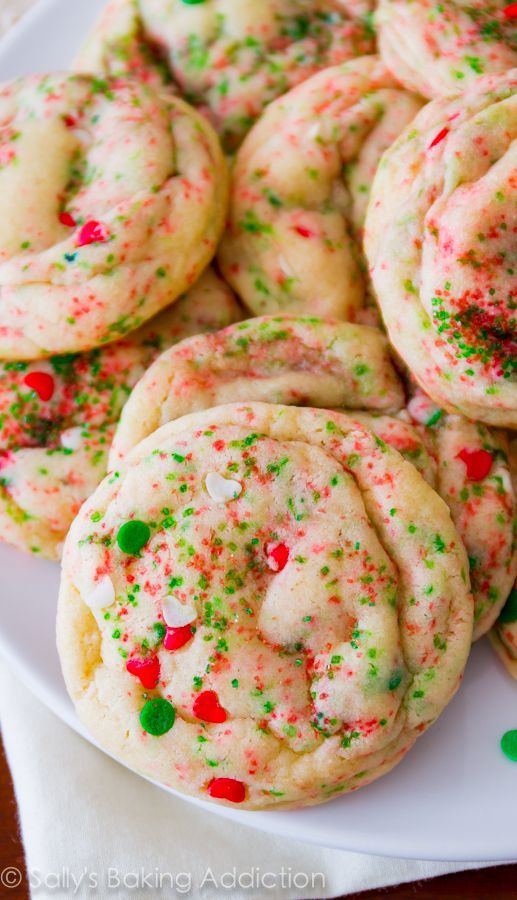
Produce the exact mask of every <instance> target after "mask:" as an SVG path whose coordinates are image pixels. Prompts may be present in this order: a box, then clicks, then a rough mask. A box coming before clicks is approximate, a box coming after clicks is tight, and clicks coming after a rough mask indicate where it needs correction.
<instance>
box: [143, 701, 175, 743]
mask: <svg viewBox="0 0 517 900" xmlns="http://www.w3.org/2000/svg"><path fill="white" fill-rule="evenodd" d="M175 718H176V710H175V709H174V707H173V705H172V703H169V701H168V700H162V699H160V698H158V699H156V700H148V701H147V703H146V704H145V706H144V707H142V710H141V712H140V724H141V726H142V728H143V729H144V731H147V733H148V734H152V735H154V737H160V735H162V734H166V732H167V731H170V730H171V728H172V726H173V725H174V720H175Z"/></svg>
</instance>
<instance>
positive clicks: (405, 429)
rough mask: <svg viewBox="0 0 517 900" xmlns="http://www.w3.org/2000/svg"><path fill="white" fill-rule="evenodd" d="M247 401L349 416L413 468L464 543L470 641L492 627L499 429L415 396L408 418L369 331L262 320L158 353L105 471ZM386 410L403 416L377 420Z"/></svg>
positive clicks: (504, 542)
mask: <svg viewBox="0 0 517 900" xmlns="http://www.w3.org/2000/svg"><path fill="white" fill-rule="evenodd" d="M255 400H261V401H266V402H268V403H284V404H292V405H296V406H303V405H305V406H307V405H311V406H318V407H320V408H327V409H328V408H338V407H340V408H342V409H347V410H353V412H348V414H349V416H351V417H353V418H354V419H356V420H358V421H360V422H362V423H363V424H365V425H367V426H368V427H369V428H370V429H371V430H372V431H374V432H375V433H376V434H377V435H378V436H379V437H380V438H381V439H382V440H384V441H386V443H387V444H389V445H390V446H391V447H394V448H395V449H396V450H398V451H399V453H401V454H402V456H404V458H405V459H407V460H409V462H411V463H413V465H415V466H416V468H417V469H418V470H419V472H420V473H421V474H422V475H423V477H424V478H425V479H426V481H428V483H429V484H430V485H431V486H432V487H433V488H434V489H435V490H436V491H437V492H438V493H439V494H440V496H441V497H442V498H443V499H444V500H445V502H446V503H447V505H448V506H449V509H450V511H451V515H452V519H453V522H454V524H455V525H456V528H457V529H458V532H459V534H460V537H461V538H462V540H463V542H464V544H465V547H466V550H467V553H468V556H469V564H470V570H471V584H472V592H473V595H474V603H475V621H476V629H475V632H476V633H475V636H476V637H480V636H481V634H484V633H485V632H486V631H487V630H488V629H489V628H490V627H491V626H492V625H493V623H494V621H495V620H496V618H497V616H498V614H499V612H500V611H501V609H502V606H503V604H504V603H505V601H506V599H507V597H508V594H509V592H510V589H511V587H512V584H513V580H514V578H515V574H516V565H517V558H516V556H515V553H514V514H515V499H514V493H513V489H512V484H511V479H510V473H509V464H508V457H507V444H506V441H505V440H504V437H503V435H502V434H501V433H495V432H491V431H489V429H487V428H486V427H484V426H481V425H474V424H473V423H470V422H468V421H467V420H466V419H463V418H461V417H460V416H448V415H446V414H445V413H444V412H443V410H439V409H438V408H437V407H435V406H434V404H433V403H432V402H431V401H429V399H428V398H426V397H425V395H423V394H420V393H419V394H417V395H415V396H414V397H413V398H412V399H411V400H410V402H409V406H408V411H407V412H406V410H405V409H404V410H401V406H402V404H405V398H404V395H403V391H402V386H401V384H400V382H399V381H398V379H397V376H396V374H395V372H394V370H393V366H392V363H391V360H390V357H389V354H388V352H387V347H386V343H385V339H384V338H383V336H382V335H381V333H380V332H379V331H377V330H375V329H372V328H367V327H365V326H361V325H352V324H349V323H336V322H330V321H322V320H317V319H302V318H295V317H289V316H284V317H280V316H277V317H272V316H263V317H261V318H258V319H250V320H248V321H246V322H242V323H239V324H238V325H234V326H231V327H230V328H227V329H225V330H224V331H222V332H219V333H218V334H213V335H199V336H197V337H194V338H191V339H190V340H187V341H183V342H182V343H181V344H177V345H176V346H175V347H172V348H171V349H170V350H168V351H166V352H165V353H163V354H162V355H161V356H160V357H158V359H157V360H156V362H155V363H154V364H153V365H152V366H151V367H150V368H149V369H148V371H147V372H146V373H145V375H144V376H143V377H142V379H141V380H140V381H139V383H138V384H137V385H136V387H135V388H134V390H133V392H132V394H131V397H130V398H129V400H128V402H127V403H126V405H125V407H124V411H123V413H122V417H121V420H120V423H119V425H118V427H117V432H116V434H115V438H114V441H113V445H112V450H111V454H110V465H109V468H110V469H112V470H113V469H119V468H120V466H121V464H122V463H123V458H124V456H125V455H126V454H127V453H128V452H129V451H130V450H131V449H132V448H133V447H134V446H135V445H136V444H137V443H139V441H141V440H143V439H144V438H145V437H147V436H148V435H149V434H151V433H152V432H153V431H154V430H155V429H157V428H159V427H160V426H162V425H164V424H166V423H167V422H170V421H173V420H174V419H177V418H179V417H180V416H182V415H185V414H187V413H191V412H195V411H197V410H201V409H207V408H209V407H210V406H216V405H217V404H219V403H223V402H224V403H227V402H232V403H234V402H237V401H255ZM366 410H369V411H370V412H366V413H365V412H364V411H366ZM395 412H398V415H399V416H400V417H402V418H403V420H401V418H393V416H392V415H386V414H385V413H395ZM372 413H373V415H372ZM381 413H384V414H381ZM412 423H413V424H412Z"/></svg>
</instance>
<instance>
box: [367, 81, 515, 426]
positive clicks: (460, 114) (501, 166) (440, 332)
mask: <svg viewBox="0 0 517 900" xmlns="http://www.w3.org/2000/svg"><path fill="white" fill-rule="evenodd" d="M516 87H517V70H513V71H512V72H509V73H507V74H506V75H502V76H493V77H486V78H481V79H479V80H478V82H477V83H476V84H475V85H474V86H473V87H471V88H470V89H469V91H467V92H466V93H465V94H464V95H462V96H458V97H455V98H452V99H451V98H450V99H444V100H435V101H433V102H432V103H430V104H428V106H426V107H425V108H424V109H423V110H422V111H421V112H420V113H419V114H418V116H417V118H416V119H415V120H414V122H413V123H412V124H411V125H410V126H409V127H408V128H407V129H406V131H405V132H404V133H403V134H402V136H401V137H400V138H399V140H397V141H396V142H395V144H394V145H393V146H392V147H391V148H390V149H389V150H388V151H387V153H386V154H385V156H384V158H383V160H382V162H381V164H380V167H379V169H378V172H377V175H376V178H375V181H374V185H373V188H372V196H371V200H370V204H369V207H368V215H367V221H366V228H365V246H366V252H367V255H368V260H369V263H370V269H371V274H372V280H373V284H374V288H375V291H376V294H377V298H378V301H379V304H380V307H381V311H382V315H383V318H384V321H385V324H386V327H387V330H388V334H389V337H390V340H391V342H392V344H393V345H394V347H395V348H396V350H397V351H398V353H399V354H400V356H401V357H402V359H403V360H404V362H405V363H406V365H407V367H408V369H409V370H410V372H411V373H412V375H413V376H414V377H415V378H416V380H417V381H418V382H419V384H420V386H421V387H422V388H423V389H424V390H425V391H426V393H427V394H429V395H430V396H431V397H432V399H433V400H434V401H435V402H436V403H437V404H438V405H439V406H442V407H444V408H446V409H447V410H449V411H450V412H459V413H462V414H464V415H465V416H467V417H468V418H472V419H478V420H481V421H482V422H485V423H486V424H492V425H496V426H509V427H517V385H516V368H515V367H516V359H517V341H516V324H517V319H516V316H515V296H516V290H517V268H516V265H517V257H516V253H515V248H516V244H515V228H516V225H517V217H516V202H515V201H516V191H517V186H516V171H517V143H516V141H515V137H516V136H517V94H516Z"/></svg>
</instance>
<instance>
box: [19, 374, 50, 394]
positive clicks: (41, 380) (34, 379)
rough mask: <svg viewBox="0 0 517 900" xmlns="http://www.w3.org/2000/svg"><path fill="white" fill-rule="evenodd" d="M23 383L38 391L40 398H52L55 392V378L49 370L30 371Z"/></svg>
mask: <svg viewBox="0 0 517 900" xmlns="http://www.w3.org/2000/svg"><path fill="white" fill-rule="evenodd" d="M23 383H24V384H26V385H27V387H30V388H31V389H32V390H33V391H36V393H37V395H38V397H39V398H40V400H50V398H51V397H52V394H53V393H54V379H53V378H52V375H49V374H48V372H29V374H28V375H26V376H25V378H24V379H23Z"/></svg>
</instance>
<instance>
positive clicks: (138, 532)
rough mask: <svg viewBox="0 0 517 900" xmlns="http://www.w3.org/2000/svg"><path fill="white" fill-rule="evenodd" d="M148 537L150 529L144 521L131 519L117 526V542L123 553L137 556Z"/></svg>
mask: <svg viewBox="0 0 517 900" xmlns="http://www.w3.org/2000/svg"><path fill="white" fill-rule="evenodd" d="M150 537H151V529H150V528H149V525H146V523H145V522H140V521H139V520H138V519H131V521H130V522H125V523H124V525H122V527H121V528H119V531H118V534H117V544H118V545H119V547H120V549H121V550H122V552H123V553H130V554H131V556H137V555H138V553H140V550H141V549H142V547H144V546H145V545H146V544H147V541H148V540H149V538H150Z"/></svg>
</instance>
